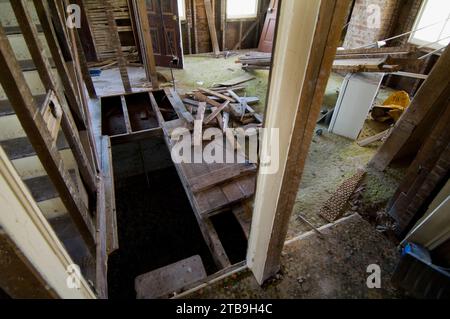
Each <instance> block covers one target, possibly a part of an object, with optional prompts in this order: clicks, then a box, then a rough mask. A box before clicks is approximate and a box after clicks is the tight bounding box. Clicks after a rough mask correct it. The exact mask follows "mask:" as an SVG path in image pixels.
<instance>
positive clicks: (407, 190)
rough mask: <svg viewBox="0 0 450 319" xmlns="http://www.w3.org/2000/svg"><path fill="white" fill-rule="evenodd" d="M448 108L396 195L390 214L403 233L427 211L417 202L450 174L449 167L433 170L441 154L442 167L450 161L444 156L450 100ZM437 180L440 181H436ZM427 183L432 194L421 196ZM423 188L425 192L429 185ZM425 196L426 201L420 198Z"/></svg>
mask: <svg viewBox="0 0 450 319" xmlns="http://www.w3.org/2000/svg"><path fill="white" fill-rule="evenodd" d="M444 110H445V111H444V113H443V114H441V116H440V118H439V121H438V123H437V124H436V125H435V127H434V129H433V130H432V132H431V134H430V135H429V136H428V138H427V140H426V142H425V143H424V145H423V146H422V147H421V149H420V151H419V153H418V154H417V156H416V158H415V159H414V161H413V162H412V164H411V165H410V167H409V168H408V171H407V172H406V175H405V178H404V180H403V182H402V184H401V185H400V187H399V188H398V189H397V191H396V194H395V195H394V197H393V200H392V205H391V207H390V210H389V214H390V215H391V216H392V217H393V218H394V219H395V220H396V221H397V223H398V230H399V235H403V233H404V231H405V230H408V229H407V228H408V226H411V225H410V223H411V221H413V220H414V219H417V218H416V217H417V214H420V213H423V212H422V211H421V210H420V208H421V205H420V204H417V202H419V203H423V201H424V200H426V199H427V198H428V196H429V194H430V193H431V192H433V191H434V187H433V185H437V184H438V183H439V181H440V180H441V179H443V178H445V177H446V176H447V174H448V172H446V171H445V170H440V171H439V169H438V170H437V171H436V172H439V173H438V174H437V175H434V174H433V173H432V172H433V170H436V168H435V167H436V165H437V163H438V162H439V160H440V158H443V161H442V164H441V165H440V167H441V168H443V167H444V165H445V164H444V163H445V161H446V160H447V161H450V158H448V157H447V158H445V157H442V156H443V155H442V154H444V153H445V149H446V148H448V144H449V142H448V141H450V126H449V125H448V123H450V103H449V102H448V101H447V103H446V104H445V107H444ZM434 180H437V181H438V182H433V181H434ZM427 181H428V182H427ZM424 185H426V187H428V195H424V194H422V195H423V196H418V192H419V189H420V188H422V187H423V186H424ZM422 192H425V189H424V190H423V191H422ZM414 198H416V200H414ZM421 200H422V202H420V201H421Z"/></svg>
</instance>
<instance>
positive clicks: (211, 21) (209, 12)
mask: <svg viewBox="0 0 450 319" xmlns="http://www.w3.org/2000/svg"><path fill="white" fill-rule="evenodd" d="M204 3H205V10H206V19H207V20H208V27H209V34H210V36H211V43H212V47H213V52H214V55H215V56H216V57H218V56H219V55H220V47H219V40H218V39H217V32H216V22H215V18H214V14H213V7H212V3H211V0H204Z"/></svg>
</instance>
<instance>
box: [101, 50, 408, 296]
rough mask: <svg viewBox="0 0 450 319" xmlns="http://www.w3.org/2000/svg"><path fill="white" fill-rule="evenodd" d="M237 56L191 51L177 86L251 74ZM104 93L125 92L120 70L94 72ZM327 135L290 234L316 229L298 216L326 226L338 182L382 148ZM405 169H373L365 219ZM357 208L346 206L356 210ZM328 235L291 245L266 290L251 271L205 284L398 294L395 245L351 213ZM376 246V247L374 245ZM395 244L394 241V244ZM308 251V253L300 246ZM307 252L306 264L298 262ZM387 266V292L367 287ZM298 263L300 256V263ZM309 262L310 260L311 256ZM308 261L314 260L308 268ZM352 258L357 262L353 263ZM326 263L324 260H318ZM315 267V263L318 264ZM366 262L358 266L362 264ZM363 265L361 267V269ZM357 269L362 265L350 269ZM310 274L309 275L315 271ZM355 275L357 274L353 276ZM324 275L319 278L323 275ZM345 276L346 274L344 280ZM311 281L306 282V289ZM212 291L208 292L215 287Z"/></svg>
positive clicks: (254, 292) (264, 78) (224, 292)
mask: <svg viewBox="0 0 450 319" xmlns="http://www.w3.org/2000/svg"><path fill="white" fill-rule="evenodd" d="M237 59H238V56H232V57H229V58H228V59H224V58H219V59H215V58H210V57H205V56H187V57H185V68H184V70H173V74H174V78H175V85H176V89H177V91H178V92H179V93H180V94H184V93H186V92H188V91H191V90H193V89H196V88H198V87H199V86H202V87H210V86H213V85H214V84H216V83H218V82H220V81H225V80H231V79H233V78H236V77H239V76H242V75H244V74H245V72H244V71H242V70H241V69H240V64H236V63H235V61H236V60H237ZM158 71H159V73H161V74H162V75H163V76H164V77H165V78H167V79H168V80H172V77H171V72H170V70H169V69H162V68H161V69H159V70H158ZM129 73H130V80H131V83H132V86H133V90H134V91H141V90H148V89H149V84H148V83H147V82H146V79H145V73H144V70H143V68H136V67H130V68H129ZM252 74H253V75H254V76H255V80H252V81H250V82H247V83H246V85H247V89H246V95H247V96H257V97H259V98H260V103H259V106H258V107H256V110H257V111H258V112H260V113H263V112H264V108H265V101H266V94H267V88H268V77H269V72H268V71H255V72H252ZM342 81H343V76H341V75H339V74H332V75H331V77H330V79H329V83H328V86H327V90H326V93H325V98H324V102H323V108H324V109H330V108H332V107H334V105H335V103H336V100H337V97H338V94H339V90H340V87H341V84H342ZM94 83H95V84H96V87H97V90H98V93H99V95H110V94H114V93H120V92H122V91H123V88H122V85H121V81H120V75H119V72H118V70H117V69H111V70H106V71H104V72H103V74H102V76H101V77H98V78H94ZM391 92H392V91H391V90H388V89H384V88H383V89H381V91H380V94H379V96H378V98H377V100H378V102H382V101H384V99H386V98H387V97H388V96H389V94H390V93H391ZM317 129H322V131H323V134H322V135H315V136H314V138H313V142H312V144H311V147H310V152H309V156H308V160H307V163H306V167H305V172H304V175H303V179H302V183H301V186H300V189H299V192H298V195H297V199H296V204H295V206H294V212H293V214H292V217H291V222H290V227H289V231H288V238H287V239H288V240H289V239H292V238H295V237H297V236H299V235H301V234H305V233H307V232H309V231H311V228H310V226H308V225H307V224H305V223H304V222H303V221H302V220H301V219H300V218H299V216H302V217H304V218H306V219H307V220H308V221H309V222H311V223H312V224H313V225H314V226H315V227H322V226H324V225H326V224H327V222H326V221H325V220H324V219H322V218H321V217H319V215H318V211H319V209H320V206H321V204H322V203H324V202H325V201H326V200H327V199H328V198H329V197H330V196H331V195H332V193H333V192H334V191H335V190H336V189H337V188H338V187H339V185H340V184H341V183H342V182H343V181H344V180H346V179H347V178H349V177H351V176H352V175H353V174H354V173H355V172H356V170H357V169H358V168H362V167H365V166H366V165H367V163H368V162H369V161H370V159H371V158H372V157H373V155H374V154H375V152H376V150H377V148H378V147H379V146H380V143H374V144H372V145H370V146H368V147H364V148H363V147H360V146H358V145H357V144H356V142H355V141H352V140H349V139H346V138H343V137H340V136H337V135H333V134H329V133H328V131H327V128H326V127H325V126H323V125H318V126H317ZM386 129H387V126H386V125H384V124H379V123H376V122H374V121H371V120H367V121H366V124H365V126H364V129H363V132H362V133H361V136H360V138H365V137H369V136H372V135H374V134H377V133H379V132H382V131H384V130H386ZM403 173H404V172H403V171H402V170H398V169H389V170H388V171H387V172H385V173H379V172H375V171H370V170H369V171H368V173H367V174H366V177H365V178H364V181H363V184H364V185H365V191H364V193H363V196H362V200H361V204H360V209H359V210H358V212H359V213H361V214H362V215H363V216H364V217H367V215H373V214H376V213H377V212H378V211H379V210H382V208H383V207H384V206H385V205H386V203H387V201H388V200H389V198H391V197H392V195H393V193H394V191H395V190H396V188H397V187H398V185H399V182H400V181H401V179H402V176H403ZM352 213H353V212H350V211H349V212H347V213H346V214H345V216H349V215H350V214H352ZM327 232H328V235H327V240H320V239H318V238H317V236H316V235H314V234H313V235H311V236H309V237H308V238H307V239H305V240H302V241H298V242H295V243H293V244H291V245H289V246H288V247H287V248H286V256H284V257H283V264H284V265H285V267H286V271H287V272H286V277H285V278H284V279H283V280H281V282H279V283H276V284H274V285H271V286H269V287H268V288H267V289H265V290H261V289H260V288H259V286H258V285H256V283H255V282H254V281H253V278H252V276H251V275H250V274H248V273H247V274H242V275H241V276H240V277H239V280H238V281H239V282H240V283H239V284H237V281H236V280H235V281H234V284H233V285H231V286H230V288H224V287H222V288H223V289H221V290H220V292H219V293H217V292H216V291H214V290H208V289H207V290H206V291H205V295H204V296H207V297H261V298H262V297H265V298H272V297H273V298H283V297H287V298H292V297H306V298H313V297H332V298H338V297H352V298H353V297H373V298H381V297H392V296H394V294H393V293H392V291H390V290H389V289H388V284H387V279H386V278H388V277H389V274H390V273H391V272H392V269H393V266H394V265H395V262H396V258H397V256H396V254H395V247H392V245H391V244H390V243H389V242H388V241H387V240H386V239H384V238H383V237H382V236H380V235H379V234H376V233H375V231H374V227H373V226H370V225H369V224H368V223H367V222H365V221H363V220H362V219H361V218H359V217H358V218H351V219H350V220H348V221H346V222H345V223H343V224H341V225H338V226H335V227H333V228H331V229H329V230H327ZM372 245H373V247H372ZM389 245H391V246H389ZM299 251H301V254H300V252H299ZM300 258H301V261H302V262H301V263H300V262H299V260H300ZM372 259H373V260H375V261H376V262H379V263H382V264H383V267H382V268H383V269H384V271H385V273H386V277H385V280H386V286H385V287H386V290H380V291H378V290H377V291H372V290H367V288H365V285H364V280H365V279H364V278H366V277H365V269H362V268H361V267H366V266H367V265H369V264H370V263H373V260H372ZM296 261H297V262H296ZM304 261H305V262H304ZM308 262H309V263H310V264H309V266H308ZM349 262H350V263H349ZM317 263H319V266H318V267H316V266H313V264H317ZM315 267H316V268H315ZM358 267H359V268H358ZM360 268H361V269H360ZM352 269H356V270H355V271H353V272H352V274H350V275H349V272H351V270H352ZM308 276H309V277H308ZM299 277H302V278H305V280H304V281H302V282H303V283H304V284H302V285H299V284H298V282H297V279H298V278H299ZM349 278H351V280H348V279H349ZM319 279H320V280H319ZM344 279H345V280H344ZM305 287H307V288H305ZM208 291H209V292H208Z"/></svg>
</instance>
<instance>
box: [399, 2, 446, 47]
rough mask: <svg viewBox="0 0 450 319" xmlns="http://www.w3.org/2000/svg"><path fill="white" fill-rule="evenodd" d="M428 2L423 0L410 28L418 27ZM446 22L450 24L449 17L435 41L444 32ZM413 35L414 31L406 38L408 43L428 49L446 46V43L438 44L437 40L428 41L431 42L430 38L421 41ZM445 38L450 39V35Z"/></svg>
mask: <svg viewBox="0 0 450 319" xmlns="http://www.w3.org/2000/svg"><path fill="white" fill-rule="evenodd" d="M428 3H429V0H424V2H423V3H422V6H421V8H420V10H419V13H418V15H417V17H416V20H415V22H414V25H413V28H412V30H416V29H417V28H418V26H419V24H420V20H421V19H422V17H423V14H424V12H425V9H426V7H427V5H428ZM447 18H450V13H449V15H448V16H447ZM447 24H450V19H449V20H447V22H446V23H445V24H444V26H443V27H442V30H441V33H440V34H439V36H438V39H437V40H436V41H439V39H440V38H441V35H442V33H443V32H444V30H445V27H446V25H447ZM415 35H416V32H413V33H411V35H410V36H409V39H408V43H409V44H412V45H416V46H420V47H424V48H428V49H432V50H438V49H442V48H445V47H446V46H447V45H443V44H440V43H439V42H437V43H430V42H433V41H432V40H431V41H423V40H420V39H417V38H415ZM447 39H449V40H450V37H449V38H447Z"/></svg>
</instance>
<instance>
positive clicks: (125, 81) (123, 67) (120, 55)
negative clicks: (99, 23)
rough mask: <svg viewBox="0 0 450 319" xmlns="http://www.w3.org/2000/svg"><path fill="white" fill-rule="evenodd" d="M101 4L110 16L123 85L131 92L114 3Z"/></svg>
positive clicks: (103, 1) (111, 39)
mask: <svg viewBox="0 0 450 319" xmlns="http://www.w3.org/2000/svg"><path fill="white" fill-rule="evenodd" d="M101 4H102V5H103V6H104V7H105V10H106V12H105V13H106V17H107V18H108V28H109V36H110V41H111V43H112V45H113V46H114V49H115V50H116V56H117V62H118V64H119V71H120V76H121V78H122V83H123V87H124V88H125V91H126V92H131V91H132V89H131V84H130V78H129V77H128V70H127V61H126V59H125V56H124V54H123V51H122V44H121V43H120V37H119V32H118V30H117V23H116V19H115V18H114V12H113V5H112V4H111V0H101Z"/></svg>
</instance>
